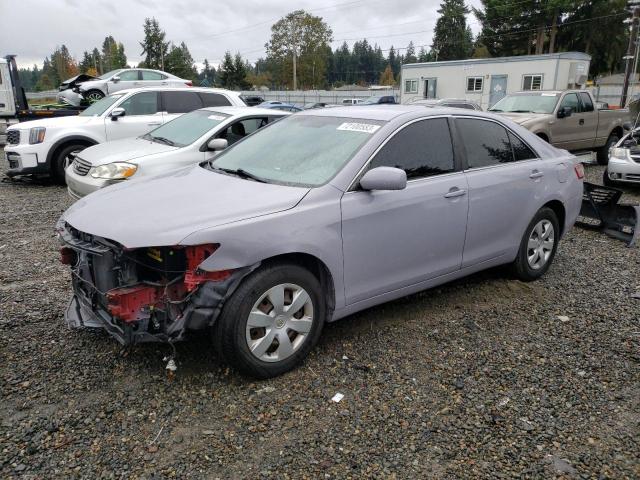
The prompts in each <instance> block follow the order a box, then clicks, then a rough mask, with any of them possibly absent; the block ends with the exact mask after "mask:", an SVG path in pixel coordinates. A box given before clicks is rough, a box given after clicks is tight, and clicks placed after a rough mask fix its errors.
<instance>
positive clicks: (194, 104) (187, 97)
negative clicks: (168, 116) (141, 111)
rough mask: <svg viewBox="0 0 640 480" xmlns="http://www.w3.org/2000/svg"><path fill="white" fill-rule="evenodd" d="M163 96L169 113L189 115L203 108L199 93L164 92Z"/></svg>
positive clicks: (165, 107)
mask: <svg viewBox="0 0 640 480" xmlns="http://www.w3.org/2000/svg"><path fill="white" fill-rule="evenodd" d="M162 96H163V99H164V109H165V111H166V112H167V113H187V112H191V111H193V110H197V109H199V108H202V100H200V97H199V96H198V93H197V92H188V91H184V92H164V93H163V94H162Z"/></svg>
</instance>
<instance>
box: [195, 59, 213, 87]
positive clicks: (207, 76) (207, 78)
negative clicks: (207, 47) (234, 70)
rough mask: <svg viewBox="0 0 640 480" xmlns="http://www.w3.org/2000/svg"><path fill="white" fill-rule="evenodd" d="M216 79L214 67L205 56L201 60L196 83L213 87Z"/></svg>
mask: <svg viewBox="0 0 640 480" xmlns="http://www.w3.org/2000/svg"><path fill="white" fill-rule="evenodd" d="M215 81H216V69H215V68H214V67H213V66H212V65H211V64H210V63H209V60H207V59H206V58H205V59H204V62H202V71H201V72H200V73H199V74H198V83H199V84H200V86H202V87H213V85H214V83H215Z"/></svg>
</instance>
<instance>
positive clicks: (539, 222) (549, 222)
mask: <svg viewBox="0 0 640 480" xmlns="http://www.w3.org/2000/svg"><path fill="white" fill-rule="evenodd" d="M549 226H551V228H552V230H551V232H549V231H548V230H547V229H546V228H547V227H549ZM540 227H541V228H540ZM549 233H550V235H549ZM545 235H546V236H545ZM549 236H550V237H551V242H552V243H551V244H548V243H547V246H548V247H551V248H550V249H549V248H547V249H545V248H544V240H545V239H546V240H548V239H549ZM559 236H560V228H559V226H558V217H557V216H556V214H555V212H554V211H553V210H551V209H550V208H548V207H543V208H541V209H540V210H538V213H536V214H535V216H534V217H533V219H532V220H531V222H530V223H529V225H528V226H527V229H526V230H525V233H524V235H523V236H522V240H521V242H520V248H519V249H518V256H517V257H516V259H515V260H514V262H513V264H512V270H513V272H514V274H515V276H516V277H517V278H518V279H520V280H522V281H523V282H531V281H533V280H537V279H539V278H540V277H542V275H544V274H545V273H546V272H547V270H549V267H550V266H551V263H552V262H553V259H554V257H555V255H556V250H557V248H558V241H559ZM540 237H542V242H540V241H539V240H538V239H539V238H540ZM530 241H531V242H532V244H533V246H534V248H530V247H531V246H532V245H530ZM536 241H537V242H538V243H537V245H538V248H535V245H536ZM540 249H542V250H540ZM532 250H534V251H535V250H538V255H537V257H536V256H535V255H531V256H530V255H529V254H530V253H531V251H532ZM541 252H542V254H541ZM534 253H535V252H534ZM536 258H537V259H538V260H536ZM532 260H534V261H532Z"/></svg>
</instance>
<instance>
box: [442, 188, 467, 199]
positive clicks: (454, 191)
mask: <svg viewBox="0 0 640 480" xmlns="http://www.w3.org/2000/svg"><path fill="white" fill-rule="evenodd" d="M466 194H467V191H466V190H462V189H461V188H458V187H453V188H451V189H450V190H449V193H447V194H445V196H444V198H456V197H461V196H463V195H466Z"/></svg>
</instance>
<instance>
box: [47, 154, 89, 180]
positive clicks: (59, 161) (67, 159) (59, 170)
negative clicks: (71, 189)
mask: <svg viewBox="0 0 640 480" xmlns="http://www.w3.org/2000/svg"><path fill="white" fill-rule="evenodd" d="M85 148H87V146H86V145H79V144H78V145H68V146H66V147H64V148H63V149H62V150H60V151H59V152H58V153H57V155H56V156H55V157H54V158H53V164H52V165H51V173H52V174H53V178H54V179H55V181H56V182H57V183H60V184H62V185H64V184H65V183H66V182H65V178H64V172H65V170H66V169H67V167H68V166H69V165H71V164H72V163H73V160H74V158H75V156H76V155H77V154H78V153H80V152H81V151H82V150H84V149H85Z"/></svg>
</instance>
